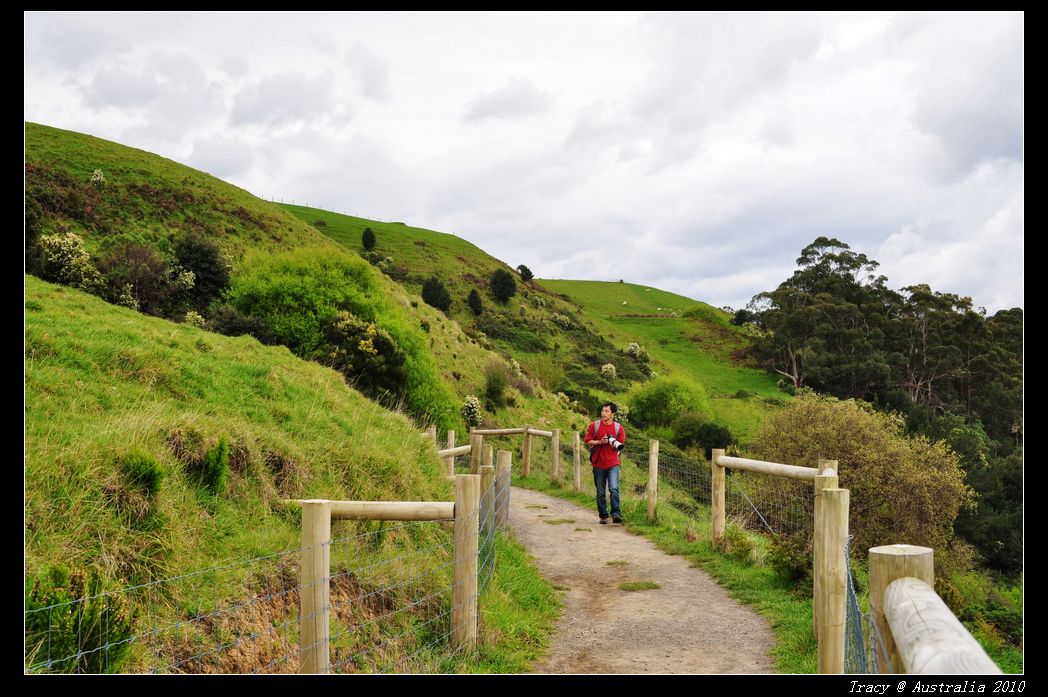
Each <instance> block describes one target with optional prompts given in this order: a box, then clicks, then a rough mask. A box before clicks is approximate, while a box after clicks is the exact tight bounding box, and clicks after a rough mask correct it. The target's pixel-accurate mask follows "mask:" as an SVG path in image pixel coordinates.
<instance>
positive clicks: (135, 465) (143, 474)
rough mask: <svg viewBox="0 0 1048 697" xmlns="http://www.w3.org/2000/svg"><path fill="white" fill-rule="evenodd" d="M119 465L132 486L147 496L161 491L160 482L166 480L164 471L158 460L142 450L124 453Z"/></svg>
mask: <svg viewBox="0 0 1048 697" xmlns="http://www.w3.org/2000/svg"><path fill="white" fill-rule="evenodd" d="M118 467H119V469H120V472H121V474H123V476H124V479H125V480H126V481H127V483H128V484H129V485H130V486H133V487H134V488H136V489H139V490H140V491H141V492H142V493H143V494H144V495H145V496H147V497H155V496H156V495H157V494H158V493H160V484H161V482H163V480H164V471H163V470H162V469H160V465H159V464H158V463H157V461H156V460H155V459H154V458H152V457H150V456H149V455H145V454H143V453H140V452H133V453H129V454H127V455H124V456H123V457H122V458H120V459H119V460H118Z"/></svg>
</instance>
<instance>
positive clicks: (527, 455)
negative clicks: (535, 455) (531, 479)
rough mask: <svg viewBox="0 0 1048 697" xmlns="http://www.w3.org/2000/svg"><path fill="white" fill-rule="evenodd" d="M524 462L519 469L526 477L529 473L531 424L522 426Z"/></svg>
mask: <svg viewBox="0 0 1048 697" xmlns="http://www.w3.org/2000/svg"><path fill="white" fill-rule="evenodd" d="M523 455H524V464H523V465H522V466H521V471H522V472H523V474H524V476H525V477H527V476H528V475H530V474H531V426H525V427H524V453H523Z"/></svg>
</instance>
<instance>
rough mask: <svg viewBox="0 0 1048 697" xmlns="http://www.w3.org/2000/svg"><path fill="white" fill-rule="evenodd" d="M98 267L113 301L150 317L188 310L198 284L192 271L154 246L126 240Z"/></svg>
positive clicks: (111, 248)
mask: <svg viewBox="0 0 1048 697" xmlns="http://www.w3.org/2000/svg"><path fill="white" fill-rule="evenodd" d="M98 268H99V270H100V271H101V272H102V275H103V276H104V277H105V281H106V285H107V286H108V297H109V299H110V300H111V301H113V302H116V303H118V304H122V305H137V307H138V309H139V310H141V311H142V312H144V313H146V314H150V315H158V316H163V315H167V314H173V313H175V312H177V311H178V309H179V308H184V307H185V305H186V304H187V303H188V302H189V298H190V291H191V290H192V289H193V286H194V285H195V283H196V276H195V274H194V273H193V272H192V271H189V270H187V269H183V268H182V267H181V266H179V265H178V264H177V263H173V262H172V261H169V260H168V259H167V258H165V257H164V256H163V255H162V254H161V253H160V252H158V251H157V250H156V248H154V247H152V246H151V245H148V244H145V243H143V242H139V241H137V240H132V239H126V238H124V239H119V240H116V241H114V242H113V243H111V244H110V245H109V246H108V247H107V248H106V249H105V251H104V252H103V253H102V258H101V259H100V260H99V262H98ZM128 296H130V298H129V297H128ZM179 314H181V313H179Z"/></svg>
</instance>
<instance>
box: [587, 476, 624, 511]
mask: <svg viewBox="0 0 1048 697" xmlns="http://www.w3.org/2000/svg"><path fill="white" fill-rule="evenodd" d="M593 485H594V486H595V487H597V513H598V514H599V515H600V517H601V518H607V517H608V504H607V502H606V500H605V496H604V489H605V488H607V489H608V490H609V491H610V492H611V514H612V515H613V516H621V515H622V512H621V511H620V510H619V468H618V466H617V465H616V466H615V467H612V468H611V469H610V470H606V469H601V468H600V467H594V468H593Z"/></svg>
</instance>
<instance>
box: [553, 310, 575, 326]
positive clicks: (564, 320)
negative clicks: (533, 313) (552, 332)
mask: <svg viewBox="0 0 1048 697" xmlns="http://www.w3.org/2000/svg"><path fill="white" fill-rule="evenodd" d="M550 321H551V322H553V324H555V325H557V326H558V327H560V328H561V329H571V328H572V327H573V326H574V324H573V323H572V321H571V318H570V317H568V316H566V315H562V314H560V313H559V312H554V313H553V317H551V318H550Z"/></svg>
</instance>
